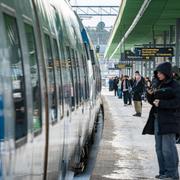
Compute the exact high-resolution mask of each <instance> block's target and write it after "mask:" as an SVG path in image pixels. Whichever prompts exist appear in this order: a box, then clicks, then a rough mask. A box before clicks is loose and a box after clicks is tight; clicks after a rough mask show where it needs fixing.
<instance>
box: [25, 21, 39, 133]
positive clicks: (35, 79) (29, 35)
mask: <svg viewBox="0 0 180 180" xmlns="http://www.w3.org/2000/svg"><path fill="white" fill-rule="evenodd" d="M25 32H26V39H27V46H28V54H29V61H30V62H29V64H30V73H31V86H32V101H33V130H34V131H35V132H37V131H39V130H40V129H41V128H42V119H41V95H40V81H39V70H38V63H37V51H36V45H35V38H34V32H33V28H32V27H31V26H30V25H28V24H25Z"/></svg>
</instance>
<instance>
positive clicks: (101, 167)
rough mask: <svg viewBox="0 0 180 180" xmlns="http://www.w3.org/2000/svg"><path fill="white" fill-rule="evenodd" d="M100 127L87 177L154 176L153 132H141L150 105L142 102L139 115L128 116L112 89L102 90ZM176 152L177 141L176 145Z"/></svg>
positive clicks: (132, 179)
mask: <svg viewBox="0 0 180 180" xmlns="http://www.w3.org/2000/svg"><path fill="white" fill-rule="evenodd" d="M102 95H103V102H104V114H105V119H104V130H103V135H102V139H101V142H100V146H99V152H98V155H97V159H96V165H95V167H94V170H93V173H92V176H91V180H110V179H118V180H140V179H155V178H154V177H155V175H157V174H158V164H157V159H156V153H155V147H154V144H155V141H154V136H153V135H142V130H143V127H144V125H145V123H146V121H147V118H148V115H149V110H150V107H151V106H150V105H149V104H148V102H143V110H142V117H134V116H132V115H133V114H134V113H135V111H134V107H133V105H128V106H124V105H123V100H122V99H118V98H117V96H116V97H115V96H114V92H109V91H108V90H107V89H103V91H102ZM177 148H178V152H179V154H180V144H178V145H177Z"/></svg>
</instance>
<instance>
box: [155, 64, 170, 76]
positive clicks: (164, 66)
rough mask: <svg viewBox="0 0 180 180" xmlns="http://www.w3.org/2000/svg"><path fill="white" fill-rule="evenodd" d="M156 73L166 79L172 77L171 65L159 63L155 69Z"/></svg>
mask: <svg viewBox="0 0 180 180" xmlns="http://www.w3.org/2000/svg"><path fill="white" fill-rule="evenodd" d="M156 71H159V72H161V73H163V74H164V75H165V76H166V77H167V78H169V77H171V75H172V65H171V63H170V62H163V63H160V64H159V65H158V66H157V67H156Z"/></svg>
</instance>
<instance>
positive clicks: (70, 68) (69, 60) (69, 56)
mask: <svg viewBox="0 0 180 180" xmlns="http://www.w3.org/2000/svg"><path fill="white" fill-rule="evenodd" d="M66 53H67V58H68V64H69V70H70V77H71V78H70V79H71V108H72V110H74V108H75V97H74V95H75V92H74V79H73V67H72V66H73V64H72V60H71V53H70V48H69V47H68V46H66Z"/></svg>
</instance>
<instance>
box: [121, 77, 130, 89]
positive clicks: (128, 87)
mask: <svg viewBox="0 0 180 180" xmlns="http://www.w3.org/2000/svg"><path fill="white" fill-rule="evenodd" d="M124 81H125V82H126V84H125V88H126V89H127V91H129V90H130V88H131V85H130V83H129V80H128V79H124V80H123V81H122V82H121V91H123V83H124Z"/></svg>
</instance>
